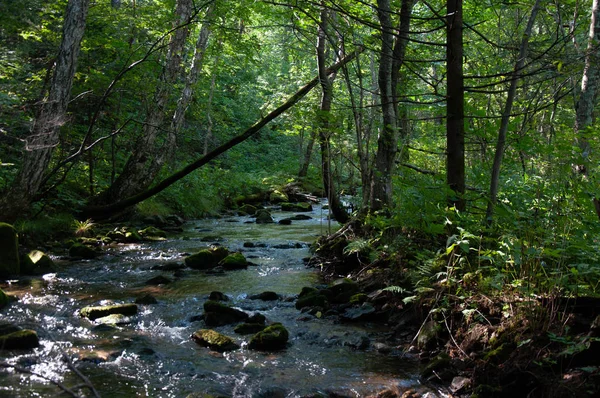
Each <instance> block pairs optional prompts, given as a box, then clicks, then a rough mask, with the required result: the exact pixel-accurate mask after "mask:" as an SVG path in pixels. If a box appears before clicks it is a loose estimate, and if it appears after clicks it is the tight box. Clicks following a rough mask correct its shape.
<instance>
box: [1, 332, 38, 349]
mask: <svg viewBox="0 0 600 398" xmlns="http://www.w3.org/2000/svg"><path fill="white" fill-rule="evenodd" d="M39 345H40V341H39V338H38V335H37V333H36V332H35V331H34V330H29V329H24V330H17V331H14V332H12V333H8V334H4V335H1V336H0V350H27V349H30V348H35V347H37V346H39Z"/></svg>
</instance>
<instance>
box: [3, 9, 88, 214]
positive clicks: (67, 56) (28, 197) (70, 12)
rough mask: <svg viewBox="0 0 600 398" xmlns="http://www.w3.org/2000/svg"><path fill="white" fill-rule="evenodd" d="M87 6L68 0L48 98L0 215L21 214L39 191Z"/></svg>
mask: <svg viewBox="0 0 600 398" xmlns="http://www.w3.org/2000/svg"><path fill="white" fill-rule="evenodd" d="M88 9H89V0H69V2H68V4H67V9H66V13H65V18H64V26H63V35H62V41H61V44H60V49H59V51H58V56H57V58H56V64H55V66H54V74H53V76H52V82H51V84H50V91H49V93H48V98H47V99H46V100H45V101H44V102H43V103H42V105H41V108H40V110H39V112H38V115H37V117H36V119H35V122H34V124H33V128H32V131H31V134H30V135H29V137H28V138H27V140H26V144H25V153H24V159H23V164H22V165H21V168H20V170H19V173H18V174H17V177H16V178H15V180H14V182H13V184H12V185H11V188H10V189H9V192H8V193H7V195H5V197H4V199H3V200H2V203H0V209H1V211H0V218H2V219H6V220H11V219H14V218H16V217H17V216H22V215H23V212H26V211H27V210H28V209H29V206H30V204H31V201H32V200H34V199H35V197H36V195H38V193H39V191H40V189H41V186H42V181H43V179H44V174H45V172H46V171H47V168H48V165H49V163H50V159H51V157H52V153H53V151H54V148H55V147H56V146H57V145H58V144H59V131H60V127H61V126H62V125H63V124H65V123H66V121H67V120H66V113H67V106H68V104H69V98H70V96H71V88H72V86H73V79H74V77H75V70H76V66H77V58H78V57H79V52H80V48H81V40H82V38H83V34H84V32H85V24H86V18H87V13H88Z"/></svg>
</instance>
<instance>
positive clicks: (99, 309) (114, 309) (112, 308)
mask: <svg viewBox="0 0 600 398" xmlns="http://www.w3.org/2000/svg"><path fill="white" fill-rule="evenodd" d="M137 312H138V306H137V305H136V304H115V305H104V306H88V307H84V308H82V309H81V310H80V311H79V314H80V315H81V316H83V317H85V318H88V319H90V320H92V321H93V320H94V319H98V318H102V317H105V316H108V315H111V314H122V315H135V314H137Z"/></svg>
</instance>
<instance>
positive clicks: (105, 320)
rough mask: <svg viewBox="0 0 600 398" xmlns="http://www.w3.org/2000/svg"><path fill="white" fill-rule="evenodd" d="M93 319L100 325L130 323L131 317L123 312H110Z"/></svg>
mask: <svg viewBox="0 0 600 398" xmlns="http://www.w3.org/2000/svg"><path fill="white" fill-rule="evenodd" d="M94 321H95V322H96V323H98V324H101V325H109V326H117V325H119V326H121V325H127V324H130V323H131V318H129V317H128V316H125V315H123V314H110V315H107V316H103V317H101V318H96V319H95V320H94Z"/></svg>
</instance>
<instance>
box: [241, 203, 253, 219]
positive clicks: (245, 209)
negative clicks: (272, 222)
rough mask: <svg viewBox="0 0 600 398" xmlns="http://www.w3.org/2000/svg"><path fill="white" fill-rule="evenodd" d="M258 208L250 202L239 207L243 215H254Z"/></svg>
mask: <svg viewBox="0 0 600 398" xmlns="http://www.w3.org/2000/svg"><path fill="white" fill-rule="evenodd" d="M257 210H258V209H257V208H256V207H255V206H252V205H249V204H245V205H243V206H241V207H240V208H239V209H238V213H239V214H240V215H242V216H243V215H249V216H253V215H255V214H256V211H257Z"/></svg>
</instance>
